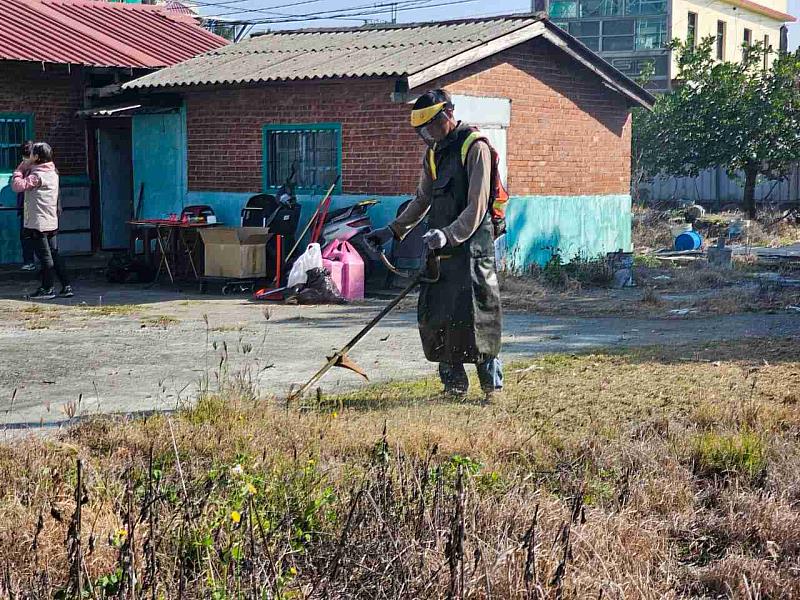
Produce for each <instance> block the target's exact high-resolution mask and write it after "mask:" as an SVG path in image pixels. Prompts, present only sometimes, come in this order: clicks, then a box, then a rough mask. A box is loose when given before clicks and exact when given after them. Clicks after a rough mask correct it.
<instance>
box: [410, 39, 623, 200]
mask: <svg viewBox="0 0 800 600" xmlns="http://www.w3.org/2000/svg"><path fill="white" fill-rule="evenodd" d="M426 87H444V88H445V89H447V90H448V91H449V92H451V93H454V94H465V95H471V96H490V97H491V96H495V97H501V98H510V99H511V126H510V127H509V131H508V141H507V145H508V148H507V153H508V155H507V160H508V185H509V189H510V191H511V193H512V194H513V195H517V196H525V195H561V196H573V195H593V194H627V193H629V192H630V158H631V157H630V154H631V121H630V115H629V111H628V107H627V104H626V102H625V100H624V99H623V98H622V97H621V96H620V95H619V94H616V93H614V92H612V91H611V90H609V89H608V88H606V87H605V86H603V85H602V84H601V83H600V78H599V77H597V76H596V75H594V74H592V73H590V72H589V71H588V70H587V69H586V68H585V67H583V66H581V65H580V64H578V63H576V62H575V61H573V60H572V59H571V58H569V57H568V56H567V55H566V54H564V53H563V52H561V51H560V50H558V49H556V48H555V47H553V46H552V45H551V44H550V43H548V42H546V41H544V40H538V39H537V40H532V41H530V42H527V43H525V44H521V45H519V46H516V47H515V48H511V49H509V50H507V51H505V52H502V53H500V54H498V55H495V56H493V57H490V58H488V59H485V60H482V61H480V62H478V63H475V64H474V65H471V66H469V67H467V68H464V69H461V70H459V71H457V72H455V73H451V74H450V75H448V76H446V77H444V78H442V79H440V80H438V81H435V82H432V83H431V84H429V85H428V86H426Z"/></svg>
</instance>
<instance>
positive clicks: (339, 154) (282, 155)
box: [123, 15, 653, 265]
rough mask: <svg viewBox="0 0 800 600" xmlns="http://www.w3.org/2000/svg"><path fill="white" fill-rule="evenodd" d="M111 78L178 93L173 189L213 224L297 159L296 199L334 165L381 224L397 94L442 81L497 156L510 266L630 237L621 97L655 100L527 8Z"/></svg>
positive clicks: (409, 176) (293, 41) (397, 152)
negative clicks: (178, 153)
mask: <svg viewBox="0 0 800 600" xmlns="http://www.w3.org/2000/svg"><path fill="white" fill-rule="evenodd" d="M123 87H124V88H125V89H126V90H129V91H138V92H139V93H140V94H142V95H143V96H148V97H149V98H155V97H158V96H159V95H162V94H171V95H173V96H175V95H177V96H180V98H181V99H182V102H183V106H184V109H185V114H186V131H187V137H186V142H185V144H186V153H187V159H188V163H187V164H188V166H187V171H188V173H187V187H186V189H185V190H184V192H183V194H182V195H181V198H180V200H181V201H184V200H185V201H186V203H203V204H210V205H212V206H213V207H214V208H215V210H216V211H217V213H218V214H219V215H221V217H222V220H224V221H226V222H231V223H236V222H238V215H239V210H240V209H241V207H242V205H243V203H244V202H245V201H246V199H247V198H248V197H249V196H250V195H252V194H254V193H257V192H260V191H262V190H270V189H274V188H275V187H276V186H278V185H280V183H281V182H282V178H283V176H284V174H285V172H286V170H287V169H288V165H289V163H290V162H291V161H292V160H294V159H299V161H300V164H301V177H300V178H301V187H302V188H304V189H302V191H303V192H304V193H305V194H306V196H305V200H306V201H307V203H308V204H309V206H310V205H312V203H313V200H312V197H313V196H314V195H315V194H316V197H317V198H318V197H319V193H320V191H321V190H322V189H323V188H324V187H326V186H327V185H328V184H329V182H331V181H333V179H334V177H335V174H336V173H339V172H341V175H342V178H341V182H340V184H339V186H338V189H337V197H336V200H337V201H338V202H340V203H344V202H351V201H352V200H353V199H354V198H359V197H375V196H378V197H380V199H381V200H382V203H381V204H380V205H379V206H378V207H376V208H375V212H374V213H373V220H374V221H377V222H378V223H379V224H380V223H382V222H385V221H386V220H388V219H389V218H390V217H391V216H393V215H394V213H395V210H396V207H397V206H398V204H399V203H400V202H401V201H402V200H405V199H407V198H408V197H409V195H410V194H413V192H414V190H415V188H416V182H417V179H418V176H419V169H420V165H421V159H422V156H423V145H422V143H421V141H420V140H419V139H418V138H417V136H416V135H415V133H414V132H413V130H412V129H411V127H410V126H409V125H408V120H409V112H410V103H411V102H413V100H414V99H415V98H416V97H417V96H418V95H419V94H421V93H422V92H424V91H425V90H426V89H429V88H432V87H444V88H446V89H448V90H449V91H450V92H451V93H452V94H453V95H454V100H455V105H456V116H457V117H459V118H461V119H463V120H465V121H467V122H470V123H472V124H474V125H477V126H479V127H481V128H482V129H483V130H484V131H485V132H486V133H487V134H488V135H489V136H490V137H491V139H492V140H493V142H494V145H495V146H496V147H497V149H498V150H499V151H500V153H501V156H502V158H503V165H502V170H503V172H504V173H503V174H504V176H506V177H507V184H508V187H509V191H510V193H511V196H512V200H511V201H510V203H509V209H508V223H509V235H508V246H509V249H510V251H511V253H512V258H513V259H514V260H515V261H516V263H517V264H518V265H525V264H530V263H532V262H534V261H538V262H542V261H543V260H546V259H547V258H548V257H549V256H550V254H551V253H552V250H553V249H554V248H558V249H559V250H560V251H561V252H562V254H563V255H564V256H565V257H569V256H574V255H575V254H577V253H579V252H582V253H585V254H589V255H594V254H597V253H601V252H606V251H613V250H617V249H619V248H624V249H628V248H629V246H630V135H631V120H630V109H631V108H632V107H634V106H644V107H649V106H651V105H652V102H653V97H652V96H651V95H650V94H649V93H648V92H647V91H646V90H644V89H642V88H641V87H640V86H638V85H637V84H636V83H634V82H633V81H631V80H630V79H628V78H627V77H625V76H624V75H623V74H622V73H620V72H619V71H617V70H615V69H614V68H613V67H611V66H610V65H609V64H608V63H606V62H605V61H603V60H602V59H600V58H599V57H598V56H597V55H595V54H594V53H592V52H591V51H590V50H588V49H587V48H586V47H585V46H583V45H582V44H581V43H580V42H578V41H577V40H576V39H575V38H573V37H571V36H569V35H568V34H566V33H565V32H564V31H562V30H561V29H559V28H558V27H556V26H554V25H553V24H552V23H550V22H549V21H548V20H547V19H545V18H543V17H541V16H538V15H523V16H511V17H496V18H487V19H473V20H462V21H451V22H438V23H423V24H412V25H392V26H372V27H364V28H348V29H324V30H299V31H289V32H273V33H267V34H264V35H259V36H257V37H254V38H252V39H250V40H248V41H246V42H242V43H238V44H234V45H232V46H229V47H226V48H221V49H219V50H215V51H212V52H209V53H206V54H204V55H203V56H200V57H197V58H194V59H191V60H189V61H186V62H184V63H182V64H179V65H176V66H174V67H170V68H167V69H164V70H162V71H159V72H157V73H153V74H151V75H147V76H145V77H142V78H140V79H137V80H135V81H132V82H129V83H127V84H125V85H124V86H123ZM150 153H151V154H154V153H160V149H159V148H157V147H155V148H151V149H150ZM150 206H151V208H152V209H153V210H154V211H156V212H157V211H159V210H160V211H161V212H162V213H163V212H169V211H172V210H174V209H173V206H174V205H170V206H169V207H161V206H159V205H158V204H157V203H152V202H151V204H150ZM304 212H305V213H306V214H308V212H310V211H305V210H304Z"/></svg>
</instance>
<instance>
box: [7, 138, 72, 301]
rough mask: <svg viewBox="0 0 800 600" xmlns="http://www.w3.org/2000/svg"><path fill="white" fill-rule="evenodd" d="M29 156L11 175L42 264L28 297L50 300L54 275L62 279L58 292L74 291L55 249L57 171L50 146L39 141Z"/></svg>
mask: <svg viewBox="0 0 800 600" xmlns="http://www.w3.org/2000/svg"><path fill="white" fill-rule="evenodd" d="M31 154H32V160H31V161H30V162H29V163H27V164H20V166H19V167H17V170H16V171H14V174H13V175H12V177H11V189H13V190H14V191H15V192H17V193H18V194H20V193H22V194H25V200H24V204H23V225H22V226H23V228H24V235H25V236H26V237H27V238H28V239H30V240H32V243H33V246H34V251H35V252H36V256H37V257H38V258H39V262H40V263H41V264H42V270H41V277H42V284H41V287H40V288H39V289H38V290H36V291H35V292H34V293H33V294H31V295H30V296H29V298H31V299H32V300H33V299H36V300H50V299H52V298H55V297H56V293H55V289H54V287H53V285H54V283H55V277H56V276H57V277H58V280H59V281H60V282H61V291H60V292H59V294H58V295H59V296H61V297H62V298H69V297H72V296H73V295H74V292H73V291H72V286H71V285H70V281H69V278H68V276H67V271H66V268H65V266H64V259H63V258H62V257H61V256H59V253H58V243H57V234H58V184H59V180H58V171H57V170H56V166H55V164H53V150H52V148H50V146H49V145H48V144H45V143H44V142H38V143H36V144H34V145H33V149H32V151H31Z"/></svg>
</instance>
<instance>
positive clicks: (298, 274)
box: [287, 244, 322, 287]
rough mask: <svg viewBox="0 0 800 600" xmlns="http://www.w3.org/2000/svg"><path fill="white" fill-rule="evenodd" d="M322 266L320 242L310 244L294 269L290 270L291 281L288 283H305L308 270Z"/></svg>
mask: <svg viewBox="0 0 800 600" xmlns="http://www.w3.org/2000/svg"><path fill="white" fill-rule="evenodd" d="M321 268H322V250H320V248H319V244H309V245H308V248H306V251H305V252H303V254H301V255H300V256H299V257H298V258H297V260H296V261H294V264H293V265H292V270H291V271H289V281H288V282H287V285H288V286H289V287H294V286H296V285H299V284H304V283H305V282H306V281H307V280H308V275H306V272H307V271H309V270H310V269H321Z"/></svg>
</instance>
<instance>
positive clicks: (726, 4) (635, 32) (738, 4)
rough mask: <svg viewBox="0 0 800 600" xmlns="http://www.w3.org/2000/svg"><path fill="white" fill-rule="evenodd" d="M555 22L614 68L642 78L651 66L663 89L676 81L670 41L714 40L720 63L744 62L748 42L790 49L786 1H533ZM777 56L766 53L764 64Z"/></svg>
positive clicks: (657, 87) (790, 18) (655, 86)
mask: <svg viewBox="0 0 800 600" xmlns="http://www.w3.org/2000/svg"><path fill="white" fill-rule="evenodd" d="M533 8H534V10H540V11H546V12H547V13H548V14H549V15H550V18H551V19H552V21H553V22H554V23H556V24H557V25H559V26H560V27H562V28H563V29H565V30H567V31H568V32H569V33H571V34H572V35H574V36H575V37H577V38H578V39H580V40H581V41H582V42H583V43H584V44H586V45H587V46H588V47H589V48H590V49H592V50H594V51H595V52H597V53H598V54H600V56H602V57H603V58H604V59H606V60H607V61H608V62H610V63H611V64H612V65H613V66H614V67H616V68H617V69H619V70H620V71H622V72H623V73H625V74H626V75H628V76H630V77H637V76H638V75H639V74H640V73H641V71H642V69H643V68H644V67H645V65H646V64H647V63H652V65H653V67H654V71H655V73H654V76H653V77H652V80H651V82H650V84H649V86H648V87H649V88H650V89H652V90H654V91H664V90H667V89H669V88H670V85H671V81H672V80H673V79H674V78H675V73H676V71H677V65H676V61H675V57H674V56H672V53H671V52H670V51H669V50H668V49H667V48H666V46H667V43H668V42H669V40H671V39H673V38H679V39H681V40H684V41H686V40H695V41H697V40H700V39H703V38H705V37H708V36H712V37H714V38H715V46H714V52H715V54H716V57H717V58H718V59H719V60H727V61H736V60H741V58H742V53H743V52H744V46H743V45H744V44H745V43H748V44H753V43H755V42H757V41H760V42H761V43H762V44H764V46H765V47H767V48H771V49H772V50H773V51H777V50H786V49H787V32H786V23H790V22H793V21H795V20H796V19H795V18H794V17H793V16H791V15H790V14H788V13H787V10H788V9H787V0H758V2H755V1H753V0H711V1H708V0H534V2H533ZM774 56H775V53H774V52H773V53H772V54H769V53H765V56H764V59H763V60H764V65H765V66H766V65H768V64H769V62H771V61H772V60H773V59H774Z"/></svg>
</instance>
